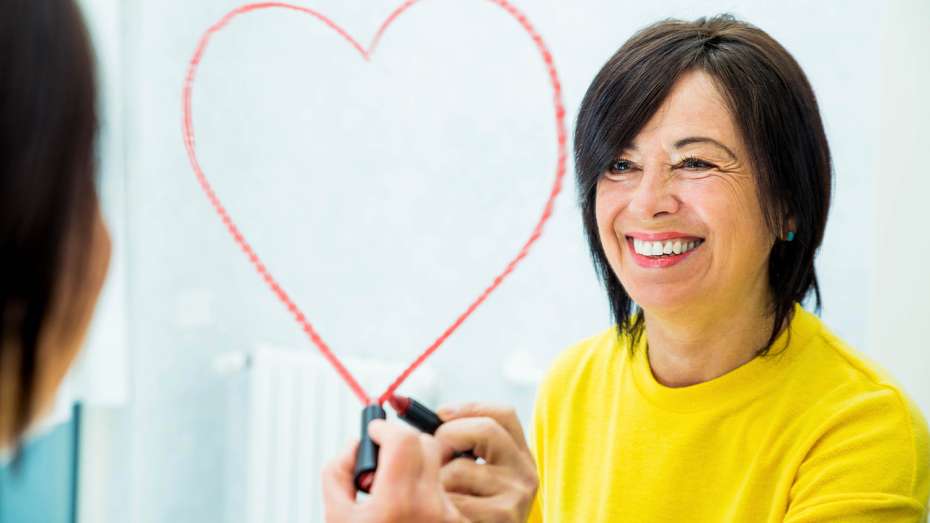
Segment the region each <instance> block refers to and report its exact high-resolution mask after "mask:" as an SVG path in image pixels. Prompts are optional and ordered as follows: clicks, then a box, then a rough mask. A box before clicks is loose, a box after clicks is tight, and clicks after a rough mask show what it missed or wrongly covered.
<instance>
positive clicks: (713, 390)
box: [529, 307, 930, 523]
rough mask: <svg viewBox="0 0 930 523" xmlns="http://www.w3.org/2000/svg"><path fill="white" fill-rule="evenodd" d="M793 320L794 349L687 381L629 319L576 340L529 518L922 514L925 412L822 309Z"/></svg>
mask: <svg viewBox="0 0 930 523" xmlns="http://www.w3.org/2000/svg"><path fill="white" fill-rule="evenodd" d="M789 330H790V344H789V346H788V348H787V349H786V350H785V351H784V352H783V353H782V354H781V355H779V356H775V357H767V358H755V359H753V360H752V361H750V362H749V363H747V364H745V365H743V366H741V367H739V368H737V369H734V370H733V371H731V372H729V373H727V374H725V375H723V376H720V377H719V378H716V379H713V380H711V381H708V382H705V383H700V384H698V385H693V386H689V387H681V388H670V387H666V386H663V385H662V384H660V383H658V382H657V381H656V380H655V378H654V377H653V375H652V371H651V369H650V367H649V362H648V353H647V349H646V343H645V340H643V341H642V342H641V343H640V344H639V345H638V346H637V347H636V350H635V351H634V353H633V354H632V355H631V354H630V351H629V339H628V337H623V338H622V339H619V340H618V339H617V336H616V329H615V328H612V329H610V330H608V331H605V332H603V333H601V334H599V335H597V336H594V337H592V338H589V339H587V340H584V341H582V342H581V343H579V344H577V345H576V346H574V347H572V348H570V349H568V350H567V351H565V352H564V353H563V354H561V355H560V357H559V358H558V360H557V361H556V363H555V364H554V366H553V368H552V369H551V370H550V372H549V374H548V376H547V378H546V380H545V382H544V383H543V385H542V387H541V388H540V391H539V395H538V398H537V402H536V409H535V415H534V435H533V441H534V444H533V447H534V453H535V455H536V461H537V466H538V468H539V478H540V485H539V492H538V495H537V498H536V503H535V504H534V507H533V512H532V513H531V514H530V518H529V521H531V522H540V521H545V522H547V523H548V522H553V523H570V522H582V523H597V522H615V521H616V522H626V521H633V522H665V521H668V522H676V523H679V522H704V521H707V522H731V521H734V522H742V521H746V522H753V523H755V522H776V521H777V522H782V521H785V522H791V523H801V522H804V523H812V522H827V521H829V522H892V521H893V522H918V521H924V518H925V517H926V511H927V497H928V492H930V475H928V462H930V442H928V433H927V423H926V421H925V420H924V419H923V417H922V416H921V415H920V413H919V411H918V410H917V408H916V407H915V406H914V405H913V404H912V403H911V402H910V401H909V400H908V399H907V397H905V395H904V394H903V393H902V392H901V390H900V389H899V388H898V387H897V386H896V385H895V384H894V383H893V382H892V381H891V380H890V378H888V377H887V376H886V375H885V374H883V373H882V372H881V371H879V370H877V369H876V367H875V366H873V365H872V364H870V363H867V362H866V361H865V360H864V359H863V358H862V357H861V356H859V355H857V354H856V353H855V352H854V351H853V350H851V349H850V348H849V347H847V346H846V345H845V344H844V343H843V342H842V341H841V340H839V339H838V338H836V337H835V336H834V335H833V334H831V333H830V332H829V331H828V330H827V329H826V328H825V327H824V326H823V324H822V323H821V322H820V320H819V319H818V318H817V317H815V316H814V315H812V314H810V313H809V312H806V311H804V310H803V309H801V308H800V307H798V308H797V309H796V314H795V316H794V319H793V321H792V323H791V328H790V329H789ZM785 336H786V334H785V333H783V334H782V338H780V339H779V340H778V341H777V342H776V344H775V345H774V347H775V348H776V350H777V349H778V348H781V347H784V342H785ZM643 338H645V335H644V336H643Z"/></svg>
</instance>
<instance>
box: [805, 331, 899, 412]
mask: <svg viewBox="0 0 930 523" xmlns="http://www.w3.org/2000/svg"><path fill="white" fill-rule="evenodd" d="M807 314H810V313H807ZM813 319H814V321H817V322H819V323H820V324H821V328H820V329H818V331H817V333H816V334H815V336H814V338H813V339H812V340H811V343H809V344H808V346H807V347H805V348H804V349H805V350H813V351H816V352H817V353H816V354H815V356H816V358H817V360H818V362H819V365H820V368H819V369H818V370H819V371H821V372H822V373H824V374H827V375H831V378H833V379H831V380H829V383H831V386H833V387H837V388H838V389H843V392H844V394H842V395H856V394H858V393H869V392H882V391H885V392H886V393H887V394H888V395H889V397H892V398H894V399H895V400H896V401H898V402H900V403H901V406H902V407H907V404H909V403H911V402H910V399H909V398H908V397H907V395H906V394H905V393H904V392H903V389H902V388H901V386H900V385H899V384H898V383H897V382H896V381H895V380H894V378H893V377H892V376H891V374H889V373H888V371H886V370H885V369H884V368H882V367H881V366H880V365H879V364H878V363H876V362H875V361H873V360H871V359H870V358H868V357H867V356H865V355H864V354H862V353H861V352H859V351H858V350H856V349H854V348H853V347H851V346H850V345H849V344H847V343H846V342H845V341H843V340H842V339H840V338H839V337H838V336H837V335H836V334H834V333H833V332H832V331H831V330H830V329H829V328H828V327H827V326H826V325H824V324H823V321H822V320H820V319H819V318H816V317H813Z"/></svg>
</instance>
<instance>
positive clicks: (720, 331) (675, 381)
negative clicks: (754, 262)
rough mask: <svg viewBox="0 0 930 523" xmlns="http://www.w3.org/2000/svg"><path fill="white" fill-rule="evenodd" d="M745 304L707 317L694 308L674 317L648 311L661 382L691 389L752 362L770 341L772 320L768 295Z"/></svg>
mask: <svg viewBox="0 0 930 523" xmlns="http://www.w3.org/2000/svg"><path fill="white" fill-rule="evenodd" d="M740 301H741V300H734V303H733V305H731V306H720V305H717V306H714V307H711V308H709V309H708V310H707V311H704V312H703V313H700V312H697V311H696V310H695V309H693V308H691V309H689V310H688V311H687V312H681V311H679V312H675V313H669V314H663V313H662V312H655V311H647V312H646V314H645V321H646V339H647V340H648V344H649V363H650V366H651V367H652V373H653V375H654V376H655V378H656V380H657V381H658V382H659V383H661V384H663V385H666V386H668V387H686V386H688V385H695V384H697V383H703V382H705V381H710V380H712V379H714V378H717V377H719V376H722V375H724V374H726V373H728V372H730V371H731V370H733V369H735V368H737V367H740V366H741V365H744V364H746V363H748V362H749V361H751V360H752V359H753V358H754V357H755V356H756V353H757V352H758V350H759V349H760V348H762V347H763V346H764V345H765V343H766V341H768V339H769V336H771V333H772V320H773V318H772V315H771V313H770V312H769V307H768V305H767V304H768V300H767V296H764V297H762V298H760V299H758V300H746V301H741V303H740ZM747 301H755V302H756V303H747Z"/></svg>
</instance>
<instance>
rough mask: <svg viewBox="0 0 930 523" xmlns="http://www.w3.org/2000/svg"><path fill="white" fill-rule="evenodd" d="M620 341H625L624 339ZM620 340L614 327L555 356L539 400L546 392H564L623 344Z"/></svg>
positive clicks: (542, 386) (541, 388)
mask: <svg viewBox="0 0 930 523" xmlns="http://www.w3.org/2000/svg"><path fill="white" fill-rule="evenodd" d="M622 340H626V337H625V336H624V337H623V338H622ZM622 340H621V338H618V336H617V328H616V326H612V327H610V328H609V329H605V330H603V331H601V332H599V333H597V334H595V335H594V336H590V337H587V338H585V339H583V340H581V341H579V342H577V343H575V344H573V345H571V346H569V347H568V348H567V349H565V350H563V351H562V352H561V353H559V355H558V356H556V358H555V360H554V361H553V363H552V364H551V365H550V366H549V370H548V371H547V372H546V375H545V377H544V378H543V382H542V385H541V387H540V391H539V395H540V399H543V398H542V397H543V396H545V395H546V394H547V393H548V391H560V392H559V393H560V394H561V392H564V390H565V387H567V386H570V384H571V383H572V382H573V381H574V380H575V378H576V377H577V376H578V375H579V373H583V372H585V370H586V369H589V368H590V367H591V365H593V364H597V363H598V362H599V361H602V360H603V359H605V358H606V357H608V356H609V355H610V353H611V352H612V351H613V350H615V349H616V348H617V344H618V343H623V341H622Z"/></svg>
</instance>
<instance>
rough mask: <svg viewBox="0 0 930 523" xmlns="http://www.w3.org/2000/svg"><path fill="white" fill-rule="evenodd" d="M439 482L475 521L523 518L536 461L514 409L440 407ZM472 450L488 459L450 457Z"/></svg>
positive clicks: (531, 494)
mask: <svg viewBox="0 0 930 523" xmlns="http://www.w3.org/2000/svg"><path fill="white" fill-rule="evenodd" d="M438 414H439V416H440V417H441V418H442V419H443V421H444V423H443V424H442V425H441V426H440V427H439V430H437V431H436V439H437V440H439V443H440V444H441V445H442V447H443V463H444V465H443V467H442V471H441V473H440V477H441V479H442V485H443V487H444V488H445V489H446V492H447V493H448V495H449V498H450V499H451V500H452V502H453V503H454V504H455V506H456V507H457V508H458V510H459V511H460V512H461V513H462V514H463V515H464V516H465V517H466V518H467V519H468V520H469V521H474V522H476V523H477V522H491V521H493V522H495V523H497V522H520V523H523V522H524V521H526V518H527V515H528V514H529V512H530V508H531V506H532V503H533V498H534V496H535V495H536V487H537V485H538V482H539V480H538V477H537V475H536V464H535V462H534V460H533V456H532V455H531V454H530V449H529V447H528V446H527V444H526V438H524V436H523V429H522V428H521V427H520V421H519V420H518V419H517V414H516V412H514V410H513V409H510V408H504V407H498V406H493V405H486V404H477V403H473V404H467V405H463V406H461V407H457V408H442V409H439V412H438ZM469 450H470V451H472V452H474V453H475V454H476V455H477V456H479V457H481V458H482V459H484V461H485V462H486V463H484V464H479V463H475V462H474V461H472V460H470V459H462V458H459V459H453V454H454V453H455V452H464V451H469Z"/></svg>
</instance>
